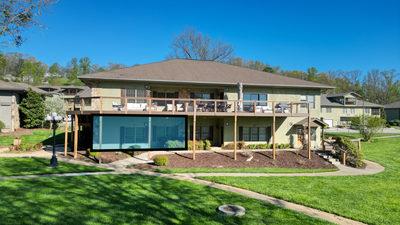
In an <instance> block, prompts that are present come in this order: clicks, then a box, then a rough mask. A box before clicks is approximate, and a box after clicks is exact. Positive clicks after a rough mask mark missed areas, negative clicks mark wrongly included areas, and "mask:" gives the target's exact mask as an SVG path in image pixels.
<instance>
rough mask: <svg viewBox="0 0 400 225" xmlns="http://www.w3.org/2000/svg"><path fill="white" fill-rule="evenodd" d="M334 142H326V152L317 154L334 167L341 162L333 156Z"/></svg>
mask: <svg viewBox="0 0 400 225" xmlns="http://www.w3.org/2000/svg"><path fill="white" fill-rule="evenodd" d="M334 150H335V149H334V147H333V142H332V141H329V140H327V141H324V151H319V152H317V155H319V156H320V157H321V158H323V159H325V160H326V161H328V162H330V163H331V164H333V165H339V164H340V161H339V159H338V158H335V157H334V156H333V151H334Z"/></svg>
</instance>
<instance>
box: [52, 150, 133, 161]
mask: <svg viewBox="0 0 400 225" xmlns="http://www.w3.org/2000/svg"><path fill="white" fill-rule="evenodd" d="M99 155H100V156H99V157H100V159H101V163H112V162H115V161H118V160H122V159H126V158H128V157H131V156H130V155H128V154H127V153H124V152H101V153H100V154H99ZM60 157H64V158H68V159H73V158H74V155H73V153H72V152H68V154H67V156H64V154H60ZM76 160H80V161H84V162H98V161H97V160H96V159H94V157H92V156H90V157H88V156H87V155H86V152H83V151H79V152H78V157H77V159H76Z"/></svg>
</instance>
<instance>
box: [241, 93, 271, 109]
mask: <svg viewBox="0 0 400 225" xmlns="http://www.w3.org/2000/svg"><path fill="white" fill-rule="evenodd" d="M243 100H244V101H245V102H243V108H244V110H245V111H252V110H251V109H252V107H253V104H254V103H253V102H251V101H258V102H256V105H257V106H265V105H267V101H268V95H267V94H265V93H243Z"/></svg>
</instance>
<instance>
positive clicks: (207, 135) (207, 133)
mask: <svg viewBox="0 0 400 225" xmlns="http://www.w3.org/2000/svg"><path fill="white" fill-rule="evenodd" d="M213 131H214V130H213V127H212V126H196V140H210V141H212V140H213ZM190 140H193V126H190Z"/></svg>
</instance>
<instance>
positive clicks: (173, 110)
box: [172, 99, 175, 114]
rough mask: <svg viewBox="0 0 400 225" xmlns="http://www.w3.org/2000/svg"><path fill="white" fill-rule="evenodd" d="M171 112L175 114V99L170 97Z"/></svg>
mask: <svg viewBox="0 0 400 225" xmlns="http://www.w3.org/2000/svg"><path fill="white" fill-rule="evenodd" d="M172 114H175V99H172Z"/></svg>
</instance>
